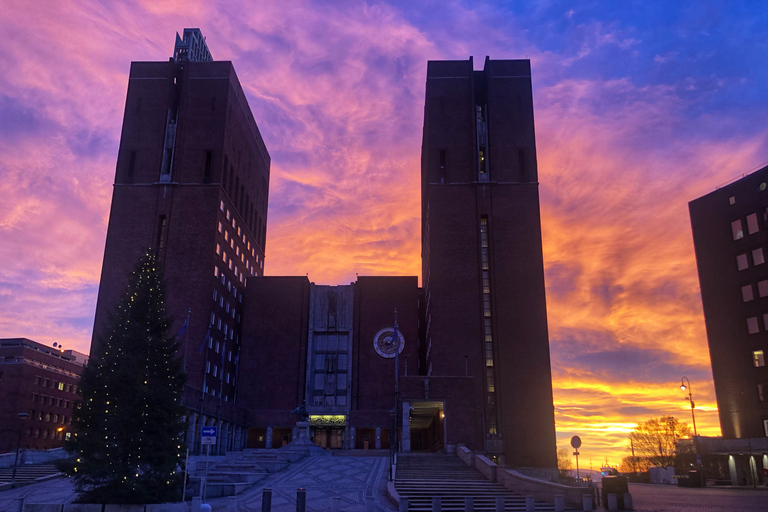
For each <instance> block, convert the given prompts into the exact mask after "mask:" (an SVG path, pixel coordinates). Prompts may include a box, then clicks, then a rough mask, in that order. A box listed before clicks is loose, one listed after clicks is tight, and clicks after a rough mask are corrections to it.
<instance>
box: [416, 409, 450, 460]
mask: <svg viewBox="0 0 768 512" xmlns="http://www.w3.org/2000/svg"><path fill="white" fill-rule="evenodd" d="M409 406H410V415H409V422H410V426H411V428H410V434H411V451H414V452H442V451H443V450H444V449H445V442H444V437H445V427H444V422H445V414H444V413H443V411H444V405H443V402H436V401H431V402H430V401H424V402H410V403H409Z"/></svg>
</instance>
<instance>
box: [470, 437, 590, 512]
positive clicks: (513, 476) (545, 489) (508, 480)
mask: <svg viewBox="0 0 768 512" xmlns="http://www.w3.org/2000/svg"><path fill="white" fill-rule="evenodd" d="M456 452H457V454H458V455H459V458H460V459H461V460H462V461H464V463H465V464H466V465H467V466H470V467H474V468H476V469H477V470H478V471H480V472H481V473H482V474H483V475H484V476H485V477H486V478H488V480H490V481H491V482H497V483H500V484H502V485H503V486H504V487H506V488H507V489H510V490H512V491H514V492H516V493H519V494H522V495H523V496H533V497H534V498H535V499H536V500H539V501H546V502H548V503H554V502H555V496H562V497H563V499H564V500H565V506H566V507H569V508H575V509H577V510H581V508H582V505H583V501H582V495H584V494H589V495H594V494H593V493H594V492H595V491H594V489H593V488H591V487H570V486H567V485H562V484H559V483H555V482H550V481H547V480H543V479H538V478H533V477H531V476H527V475H524V474H522V473H520V472H518V471H515V470H513V469H504V468H501V467H498V466H497V465H496V464H495V463H494V462H493V461H491V460H490V459H489V458H488V457H486V456H484V455H480V454H476V453H473V452H472V451H471V450H469V449H467V447H466V446H464V445H459V447H458V449H457V450H456ZM525 469H526V470H528V469H530V468H525ZM534 469H535V468H534ZM535 473H536V474H537V475H538V474H540V475H541V476H543V477H545V478H550V477H551V474H552V471H551V470H548V469H536V471H535ZM593 503H594V501H593Z"/></svg>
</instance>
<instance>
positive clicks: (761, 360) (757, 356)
mask: <svg viewBox="0 0 768 512" xmlns="http://www.w3.org/2000/svg"><path fill="white" fill-rule="evenodd" d="M752 363H753V364H754V365H755V368H760V367H761V366H765V353H763V351H762V350H755V351H753V352H752Z"/></svg>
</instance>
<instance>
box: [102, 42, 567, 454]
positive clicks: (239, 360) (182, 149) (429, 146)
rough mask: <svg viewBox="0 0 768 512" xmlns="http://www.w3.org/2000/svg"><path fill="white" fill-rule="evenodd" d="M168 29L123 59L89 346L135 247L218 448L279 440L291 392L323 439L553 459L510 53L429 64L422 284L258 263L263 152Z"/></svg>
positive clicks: (535, 239) (191, 400) (532, 214)
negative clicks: (139, 54)
mask: <svg viewBox="0 0 768 512" xmlns="http://www.w3.org/2000/svg"><path fill="white" fill-rule="evenodd" d="M176 46H177V47H176V51H175V52H174V58H173V59H171V60H170V61H169V62H159V63H155V62H152V63H147V62H135V63H133V64H132V65H131V74H130V80H129V86H128V94H127V98H126V107H125V117H124V121H123V131H122V138H121V142H120V150H119V154H118V161H117V169H116V174H115V188H114V193H113V200H112V209H111V213H110V221H109V230H108V234H107V242H106V249H105V255H104V265H103V270H102V279H101V287H100V289H99V299H98V305H97V312H96V319H95V326H94V340H93V343H94V346H98V344H99V343H100V332H101V330H102V329H103V325H104V319H105V315H106V313H107V311H108V310H109V308H111V307H113V305H114V304H115V303H116V300H117V298H118V296H119V294H120V293H121V292H122V290H123V289H124V287H125V283H126V282H127V275H128V272H129V271H130V270H131V268H132V266H133V265H134V264H135V262H136V261H137V260H138V259H139V256H140V254H141V253H142V251H144V250H146V248H147V247H151V248H152V250H154V251H156V252H157V254H158V256H159V258H160V261H161V262H162V265H163V268H164V272H165V278H166V280H167V283H168V284H167V298H166V310H167V311H168V312H169V314H170V315H171V316H172V317H173V318H175V325H174V329H178V328H180V327H181V324H182V323H183V322H184V321H185V319H186V317H187V316H188V315H189V328H188V329H187V330H186V331H185V334H184V338H183V339H184V341H185V348H184V354H183V357H184V358H185V361H186V368H187V372H188V374H189V382H188V384H187V389H186V392H185V394H184V400H185V405H186V407H187V408H188V410H189V411H190V412H189V416H188V436H187V439H188V444H189V445H190V446H191V447H193V449H197V448H199V432H200V427H201V426H202V425H213V424H216V425H218V426H220V428H221V430H222V434H223V435H220V436H219V441H220V443H221V444H220V446H219V447H218V449H220V450H230V449H238V448H241V447H244V446H249V447H267V446H269V447H278V446H281V445H282V444H285V443H288V442H290V441H291V440H292V439H293V438H295V436H296V433H297V429H296V421H297V419H298V418H297V416H296V415H294V414H292V410H294V409H295V408H297V407H299V406H302V405H304V406H305V407H306V411H307V413H308V414H309V422H310V425H311V432H310V434H311V436H312V438H313V440H314V442H315V443H316V444H318V445H321V446H324V447H327V448H329V449H334V448H360V449H365V448H387V447H389V446H390V444H391V443H392V442H394V441H395V440H396V441H397V444H398V447H399V449H402V450H404V451H410V450H452V449H455V446H456V444H458V443H464V444H466V445H467V446H468V447H470V448H471V449H473V450H481V451H485V452H486V453H488V454H489V455H491V456H493V457H495V458H498V459H500V460H505V461H506V462H507V463H508V464H512V465H515V466H517V467H532V468H555V467H556V459H555V437H554V410H553V406H552V387H551V377H550V366H549V348H548V338H547V323H546V309H545V297H544V275H543V264H542V256H541V228H540V220H539V206H538V183H537V175H536V155H535V143H534V131H533V106H532V93H531V82H530V67H529V63H528V61H490V60H487V61H486V64H485V69H484V70H483V71H474V70H473V66H472V60H471V59H470V60H469V61H457V62H430V63H429V66H428V77H427V97H426V106H425V121H424V141H423V154H422V207H423V234H422V235H423V236H422V242H423V259H424V275H423V277H424V279H423V280H424V287H423V289H422V288H420V287H419V286H418V278H417V277H415V276H411V277H363V276H361V277H359V278H358V279H357V280H356V281H355V282H354V283H350V284H347V285H340V286H325V285H319V284H315V283H311V282H309V280H308V279H307V278H306V277H291V276H288V277H263V268H264V267H263V266H264V245H265V236H266V212H267V199H268V182H269V164H270V160H269V155H268V153H267V150H266V148H265V147H264V143H263V141H262V139H261V136H260V135H259V131H258V128H257V127H256V124H255V122H254V120H253V116H252V115H251V113H250V110H249V108H248V104H247V101H246V99H245V96H244V95H243V92H242V89H241V87H240V85H239V83H238V81H237V77H236V75H235V73H234V69H233V67H232V64H231V63H229V62H214V61H212V59H211V57H210V53H209V52H208V50H207V47H205V42H204V40H203V39H202V36H201V35H200V33H199V31H198V30H197V29H187V30H185V31H184V37H183V38H179V37H178V36H177V45H176ZM190 311H191V312H190ZM395 312H396V313H395ZM395 318H397V330H398V336H394V329H395ZM396 363H397V370H396V369H395V366H396ZM396 387H397V391H396ZM396 394H397V398H396ZM396 404H397V407H395V405H396Z"/></svg>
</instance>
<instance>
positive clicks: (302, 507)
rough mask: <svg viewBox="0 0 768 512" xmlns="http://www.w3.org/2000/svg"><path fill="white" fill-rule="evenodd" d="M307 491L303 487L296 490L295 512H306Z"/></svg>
mask: <svg viewBox="0 0 768 512" xmlns="http://www.w3.org/2000/svg"><path fill="white" fill-rule="evenodd" d="M306 510H307V490H306V489H305V488H303V487H299V488H298V489H296V512H306Z"/></svg>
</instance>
